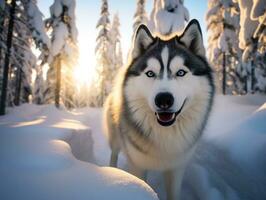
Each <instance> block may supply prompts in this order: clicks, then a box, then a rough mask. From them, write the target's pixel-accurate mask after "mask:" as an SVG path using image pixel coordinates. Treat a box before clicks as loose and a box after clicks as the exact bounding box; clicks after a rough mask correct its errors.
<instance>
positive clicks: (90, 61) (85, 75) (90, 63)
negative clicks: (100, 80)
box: [74, 44, 95, 88]
mask: <svg viewBox="0 0 266 200" xmlns="http://www.w3.org/2000/svg"><path fill="white" fill-rule="evenodd" d="M79 53H80V54H79V60H78V65H77V67H76V68H75V71H74V77H75V80H76V85H77V87H78V88H80V87H81V86H83V85H84V84H85V85H87V86H89V84H91V82H92V79H93V75H94V73H95V58H94V56H93V54H92V53H91V52H90V51H89V50H88V46H87V45H84V46H83V45H82V44H80V45H79Z"/></svg>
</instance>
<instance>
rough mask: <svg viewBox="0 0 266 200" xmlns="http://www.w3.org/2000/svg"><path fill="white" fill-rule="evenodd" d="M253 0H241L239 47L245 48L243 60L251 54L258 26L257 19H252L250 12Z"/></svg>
mask: <svg viewBox="0 0 266 200" xmlns="http://www.w3.org/2000/svg"><path fill="white" fill-rule="evenodd" d="M252 3H253V2H252V1H249V0H239V7H240V31H239V42H240V43H239V47H240V48H241V49H243V50H244V53H243V60H244V61H247V59H248V58H249V57H250V56H251V53H252V50H253V45H252V38H253V34H254V32H255V30H256V28H257V26H258V22H257V21H252V20H251V19H250V12H251V8H252Z"/></svg>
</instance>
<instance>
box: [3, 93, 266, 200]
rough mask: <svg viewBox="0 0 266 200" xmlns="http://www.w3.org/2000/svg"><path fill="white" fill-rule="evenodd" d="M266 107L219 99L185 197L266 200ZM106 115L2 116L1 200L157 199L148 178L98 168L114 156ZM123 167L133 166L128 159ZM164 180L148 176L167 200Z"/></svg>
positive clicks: (32, 111)
mask: <svg viewBox="0 0 266 200" xmlns="http://www.w3.org/2000/svg"><path fill="white" fill-rule="evenodd" d="M265 102H266V97H265V96H245V97H235V96H234V97H230V96H226V97H224V96H218V97H217V98H216V101H215V106H214V109H213V112H212V114H211V117H210V121H209V124H208V127H207V129H206V131H205V134H204V137H203V138H202V140H201V141H200V142H199V145H198V148H197V150H196V153H195V156H194V158H193V159H192V160H191V162H190V164H189V166H188V168H187V170H186V174H185V177H184V182H183V187H182V200H195V199H197V200H220V199H221V200H240V199H241V200H242V199H243V200H253V199H254V200H260V199H261V200H263V199H266V172H265V169H266V154H265V152H266V123H265V121H266V104H264V103H265ZM101 114H102V110H101V109H95V108H84V109H78V110H76V111H73V112H66V111H63V110H61V111H58V110H57V109H55V108H54V107H53V106H36V105H27V104H26V105H22V106H20V107H16V108H14V109H10V110H9V114H8V115H6V116H4V117H0V159H1V163H0V176H1V180H0V199H49V200H50V199H73V198H78V199H88V198H89V199H156V198H157V197H156V194H155V193H154V192H153V191H152V190H151V188H150V187H149V186H148V185H146V184H145V183H144V182H143V181H141V180H139V179H137V178H135V177H133V176H132V175H129V174H128V173H126V172H123V171H121V170H116V169H112V168H109V167H98V166H97V165H99V166H108V162H109V156H110V150H109V147H108V145H107V142H106V139H105V138H104V134H103V131H102V124H101V123H102V117H101ZM83 161H86V162H83ZM88 162H90V163H92V164H90V163H88ZM95 164H96V165H95ZM119 168H121V169H124V170H126V168H127V167H126V159H125V157H124V156H123V155H122V156H120V157H119ZM162 181H163V179H162V177H161V174H160V173H158V172H150V173H149V174H148V184H149V185H150V186H151V187H152V188H153V189H154V191H155V192H156V193H157V194H158V196H159V198H160V199H165V192H164V186H163V184H162ZM14 190H15V191H16V192H14ZM40 197H42V198H40Z"/></svg>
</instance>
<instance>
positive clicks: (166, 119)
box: [155, 112, 177, 126]
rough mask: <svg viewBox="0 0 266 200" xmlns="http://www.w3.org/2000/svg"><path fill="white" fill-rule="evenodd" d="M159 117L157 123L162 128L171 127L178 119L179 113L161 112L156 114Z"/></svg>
mask: <svg viewBox="0 0 266 200" xmlns="http://www.w3.org/2000/svg"><path fill="white" fill-rule="evenodd" d="M155 114H156V117H157V121H158V123H159V124H160V125H162V126H171V125H172V124H173V123H174V122H175V119H176V116H177V113H170V112H160V113H157V112H156V113H155Z"/></svg>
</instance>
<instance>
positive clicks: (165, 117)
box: [158, 113, 174, 122]
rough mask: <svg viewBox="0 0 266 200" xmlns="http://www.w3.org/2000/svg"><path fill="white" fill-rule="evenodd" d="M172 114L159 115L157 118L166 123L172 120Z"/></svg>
mask: <svg viewBox="0 0 266 200" xmlns="http://www.w3.org/2000/svg"><path fill="white" fill-rule="evenodd" d="M173 115H174V113H161V114H158V118H159V120H160V121H163V122H168V121H170V120H172V119H173Z"/></svg>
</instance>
